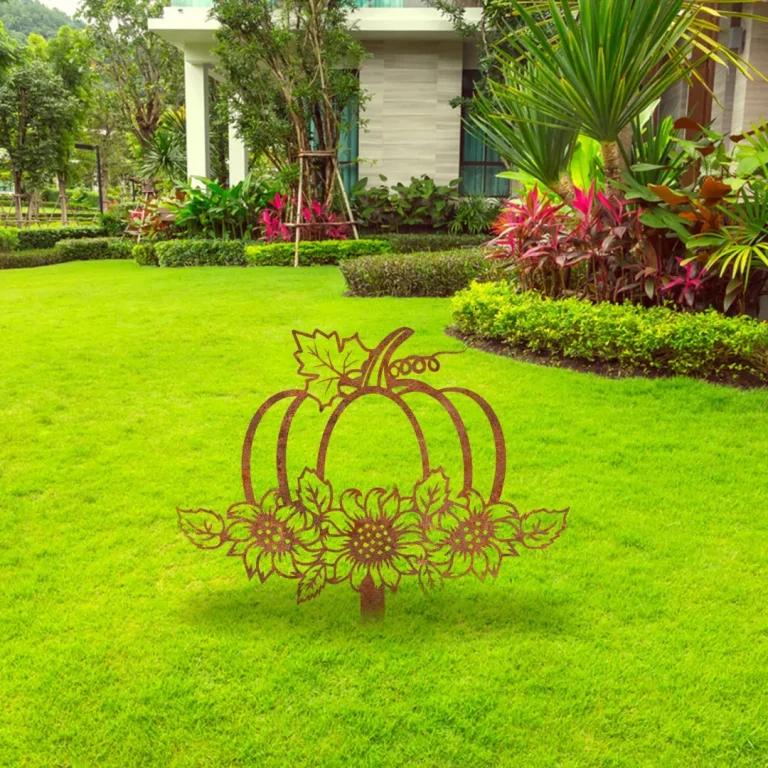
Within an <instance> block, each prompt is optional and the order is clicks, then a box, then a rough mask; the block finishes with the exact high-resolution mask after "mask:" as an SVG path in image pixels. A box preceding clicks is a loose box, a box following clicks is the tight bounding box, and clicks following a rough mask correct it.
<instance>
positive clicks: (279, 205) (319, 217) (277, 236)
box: [260, 192, 349, 243]
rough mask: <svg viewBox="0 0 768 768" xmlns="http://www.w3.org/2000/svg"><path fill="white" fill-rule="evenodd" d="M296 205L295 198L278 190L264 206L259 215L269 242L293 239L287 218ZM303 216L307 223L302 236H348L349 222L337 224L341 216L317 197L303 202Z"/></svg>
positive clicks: (318, 237)
mask: <svg viewBox="0 0 768 768" xmlns="http://www.w3.org/2000/svg"><path fill="white" fill-rule="evenodd" d="M289 203H290V205H289ZM295 205H296V203H295V201H290V200H289V199H288V197H286V196H285V195H281V194H280V193H279V192H278V193H277V194H276V195H275V196H274V198H273V199H272V200H270V201H269V203H267V206H266V207H265V208H264V209H263V210H262V212H261V216H260V218H261V223H262V225H263V227H264V239H265V240H266V241H267V242H268V243H273V242H281V241H282V242H285V241H288V240H290V239H291V237H292V235H291V227H290V223H289V222H288V218H289V216H290V211H291V209H293V210H295ZM301 218H302V220H303V223H304V224H305V225H307V226H304V227H303V231H302V233H301V239H302V240H346V238H347V237H348V236H349V227H348V226H347V225H346V224H342V223H338V224H337V223H336V222H337V221H338V216H336V214H335V213H333V212H329V211H327V210H326V207H325V206H324V205H323V204H322V203H319V202H317V201H316V200H315V201H310V202H308V203H307V204H306V205H302V208H301Z"/></svg>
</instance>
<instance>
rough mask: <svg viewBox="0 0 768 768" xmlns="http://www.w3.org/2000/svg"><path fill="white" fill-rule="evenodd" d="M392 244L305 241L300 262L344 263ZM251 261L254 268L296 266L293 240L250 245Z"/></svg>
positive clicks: (302, 244)
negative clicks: (294, 263) (291, 241)
mask: <svg viewBox="0 0 768 768" xmlns="http://www.w3.org/2000/svg"><path fill="white" fill-rule="evenodd" d="M391 250H392V246H391V245H390V244H389V243H388V242H386V241H385V240H378V239H376V240H305V241H303V242H301V243H300V244H299V264H300V265H301V266H303V267H310V266H317V265H319V264H340V263H341V262H343V261H346V260H347V259H354V258H357V257H358V256H370V255H373V254H376V253H389V252H390V251H391ZM245 252H246V255H247V256H248V263H249V264H250V265H251V266H253V267H292V266H293V254H294V244H293V243H269V244H268V245H249V246H248V247H247V248H246V249H245Z"/></svg>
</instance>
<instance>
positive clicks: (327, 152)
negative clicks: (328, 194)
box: [288, 149, 360, 267]
mask: <svg viewBox="0 0 768 768" xmlns="http://www.w3.org/2000/svg"><path fill="white" fill-rule="evenodd" d="M313 158H319V159H322V160H325V161H326V162H330V163H331V166H332V169H333V170H332V175H333V183H334V184H338V185H339V189H340V190H341V196H342V197H343V198H344V207H345V208H346V211H347V216H349V220H348V221H302V220H301V209H302V205H303V204H304V173H305V170H306V163H307V161H308V160H309V161H310V162H311V161H312V159H313ZM345 224H346V225H351V226H352V232H353V233H354V235H355V240H359V239H360V238H359V235H358V233H357V221H355V217H354V216H353V215H352V206H351V205H350V204H349V197H348V196H347V190H346V189H344V181H343V180H342V178H341V171H339V158H338V156H337V155H336V151H335V150H333V149H322V150H315V151H308V150H307V151H301V152H299V198H298V203H297V205H296V220H295V221H294V222H293V224H289V225H288V226H289V227H295V228H296V232H295V234H294V247H293V266H294V267H298V266H299V243H300V242H301V229H302V227H340V226H344V225H345Z"/></svg>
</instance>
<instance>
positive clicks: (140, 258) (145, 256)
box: [131, 243, 158, 267]
mask: <svg viewBox="0 0 768 768" xmlns="http://www.w3.org/2000/svg"><path fill="white" fill-rule="evenodd" d="M131 253H132V254H133V258H134V260H135V262H136V263H137V264H140V265H141V266H143V267H146V266H153V267H156V266H157V265H158V261H157V251H156V250H155V244H154V243H137V244H136V245H134V246H133V249H132V250H131Z"/></svg>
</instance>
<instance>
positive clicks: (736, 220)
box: [688, 182, 768, 312]
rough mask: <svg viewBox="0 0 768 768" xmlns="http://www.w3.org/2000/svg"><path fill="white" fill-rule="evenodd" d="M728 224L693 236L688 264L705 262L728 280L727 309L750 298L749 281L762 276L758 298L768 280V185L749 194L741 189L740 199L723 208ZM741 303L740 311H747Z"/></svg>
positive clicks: (721, 208)
mask: <svg viewBox="0 0 768 768" xmlns="http://www.w3.org/2000/svg"><path fill="white" fill-rule="evenodd" d="M720 210H721V212H722V213H723V215H724V216H725V217H726V220H727V221H728V222H729V223H727V224H724V225H723V226H722V227H720V228H719V229H711V230H709V231H707V232H704V233H703V234H698V235H694V236H693V237H692V238H690V239H689V240H688V249H689V251H691V252H693V253H694V254H696V255H694V256H693V257H692V258H691V259H689V260H688V261H693V260H695V259H697V258H699V259H701V258H702V256H703V257H704V258H706V263H705V268H706V270H707V271H712V270H717V272H718V273H719V274H720V276H721V277H725V276H727V277H729V278H730V281H729V283H728V289H727V291H726V295H725V305H724V309H725V310H726V311H727V310H728V309H729V308H730V306H731V305H732V304H733V302H734V301H736V300H737V299H741V300H742V302H743V298H744V297H745V296H746V295H747V293H748V291H749V282H750V278H751V277H752V276H753V274H754V273H759V280H760V287H759V293H758V298H759V296H760V295H761V294H762V290H763V286H764V285H765V283H766V280H767V279H768V183H766V182H762V183H753V184H752V186H751V189H750V190H749V191H747V189H746V188H745V187H742V188H741V190H740V191H739V193H738V195H737V199H736V200H735V201H734V202H733V203H731V204H730V205H727V206H724V205H721V206H720ZM745 308H746V307H745V306H744V305H743V303H742V306H741V307H740V309H741V311H742V312H743V311H744V310H745Z"/></svg>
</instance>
